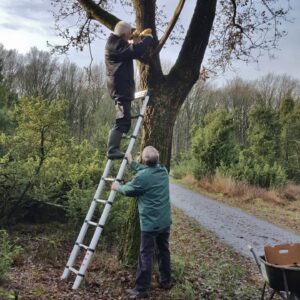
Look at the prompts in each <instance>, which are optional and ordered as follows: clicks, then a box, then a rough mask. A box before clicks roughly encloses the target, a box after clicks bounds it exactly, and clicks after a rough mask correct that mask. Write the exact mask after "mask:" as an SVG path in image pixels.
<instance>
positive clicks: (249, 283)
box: [0, 208, 262, 300]
mask: <svg viewBox="0 0 300 300" xmlns="http://www.w3.org/2000/svg"><path fill="white" fill-rule="evenodd" d="M173 221H174V223H173V226H172V234H171V239H170V241H171V251H172V268H173V278H174V286H173V288H172V289H171V290H170V291H161V290H160V289H159V288H158V285H157V280H156V278H157V270H156V269H157V267H156V268H155V272H154V275H153V284H152V289H151V296H150V299H158V300H160V299H161V300H163V299H164V300H165V299H166V300H167V299H174V300H176V299H178V300H179V299H187V300H189V299H239V300H247V299H259V291H258V287H260V286H261V284H262V282H261V281H260V277H259V276H258V273H257V270H256V267H255V265H254V263H253V262H249V261H248V260H246V259H244V258H242V257H240V256H239V255H238V254H236V253H235V252H234V251H233V250H231V249H230V248H228V247H226V246H225V245H224V244H222V243H221V242H220V241H218V240H217V239H216V238H215V237H214V236H213V235H212V234H211V233H209V232H208V231H206V230H205V229H203V228H202V227H200V226H199V225H198V224H196V223H195V221H193V220H190V219H189V218H187V217H186V216H185V215H184V214H183V213H182V212H181V211H179V210H177V209H175V208H173ZM13 238H18V244H21V245H22V247H23V251H22V254H21V255H19V256H18V257H17V259H16V260H15V262H14V264H13V266H12V267H11V268H10V270H9V279H7V280H6V281H5V282H2V284H1V285H2V287H1V288H0V299H64V300H65V299H72V300H76V299H89V300H92V299H128V297H127V296H126V294H125V292H124V291H125V289H126V288H129V287H132V286H133V283H134V275H135V270H130V269H124V268H123V267H122V265H121V264H120V263H119V262H118V260H117V258H116V257H117V255H116V251H115V250H114V249H104V247H103V246H102V247H101V248H102V249H100V247H99V248H98V251H97V252H96V254H95V257H94V260H93V262H92V264H91V267H90V269H89V272H88V274H87V276H86V279H85V282H84V283H83V285H82V286H81V288H80V289H78V290H76V291H72V290H71V285H72V282H73V281H72V279H74V278H73V277H72V278H71V279H70V280H68V281H67V282H65V281H61V280H60V276H61V274H62V271H63V267H64V264H65V262H66V260H67V257H68V255H69V253H70V249H71V246H72V245H71V243H70V241H71V240H72V239H73V238H74V233H69V234H68V230H67V229H66V227H65V226H61V225H57V226H55V227H54V226H51V227H50V226H47V227H41V226H25V227H24V226H23V227H22V228H19V230H18V232H17V234H14V235H13ZM99 246H101V244H100V245H99ZM100 250H101V251H100Z"/></svg>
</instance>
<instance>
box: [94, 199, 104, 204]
mask: <svg viewBox="0 0 300 300" xmlns="http://www.w3.org/2000/svg"><path fill="white" fill-rule="evenodd" d="M95 201H96V202H98V203H103V204H105V203H106V200H102V199H95Z"/></svg>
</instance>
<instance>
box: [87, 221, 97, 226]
mask: <svg viewBox="0 0 300 300" xmlns="http://www.w3.org/2000/svg"><path fill="white" fill-rule="evenodd" d="M86 222H87V223H88V224H90V225H93V226H95V227H97V226H98V223H96V222H93V221H86Z"/></svg>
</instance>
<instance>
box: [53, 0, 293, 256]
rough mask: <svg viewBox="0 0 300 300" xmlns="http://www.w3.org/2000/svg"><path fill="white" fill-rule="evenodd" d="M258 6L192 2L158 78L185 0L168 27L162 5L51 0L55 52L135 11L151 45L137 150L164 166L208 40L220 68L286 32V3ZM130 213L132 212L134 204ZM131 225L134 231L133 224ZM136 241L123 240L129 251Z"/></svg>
mask: <svg viewBox="0 0 300 300" xmlns="http://www.w3.org/2000/svg"><path fill="white" fill-rule="evenodd" d="M161 2H162V3H161ZM163 2H164V3H163ZM259 2H260V3H259V4H257V1H254V0H225V1H219V3H218V4H219V5H218V6H217V0H195V1H194V3H195V9H194V11H193V13H191V20H190V24H189V27H188V29H187V30H184V31H183V32H184V33H185V37H184V38H183V41H178V39H175V40H174V38H175V36H174V35H173V41H174V42H175V43H181V42H182V43H181V49H180V52H179V54H178V57H177V60H176V62H175V63H174V65H173V66H172V67H171V69H170V71H169V73H168V74H163V71H162V67H161V61H160V57H159V52H160V50H161V49H162V48H163V46H164V45H165V43H166V41H167V40H168V39H169V38H171V39H172V35H171V33H172V31H173V29H174V27H176V26H177V27H178V24H179V23H178V19H179V17H180V13H181V11H182V8H183V6H184V4H185V0H179V2H178V5H177V7H176V8H175V10H174V14H173V16H172V17H171V19H170V21H169V23H168V22H165V15H164V12H163V9H162V8H161V7H162V6H161V5H162V4H165V3H167V1H156V0H147V1H145V0H133V1H124V0H120V1H113V3H112V2H110V1H105V0H102V1H101V0H100V1H94V0H67V1H62V0H52V3H53V5H54V6H56V8H57V13H56V15H55V17H56V27H57V29H58V32H59V35H60V36H61V37H63V38H65V39H66V44H65V45H62V46H56V47H54V49H55V50H57V51H59V52H61V53H64V52H66V51H67V50H68V49H69V48H70V47H72V46H74V47H77V48H78V49H81V50H82V49H83V48H84V46H85V45H90V44H91V42H92V41H93V40H95V39H96V38H98V37H99V36H100V35H101V34H103V33H104V29H103V27H107V28H108V29H110V30H113V28H114V26H115V25H116V23H117V22H118V21H119V18H118V17H116V16H115V15H114V8H115V7H116V4H118V5H122V6H126V7H127V8H129V9H130V10H131V11H132V12H133V13H134V15H135V21H136V28H137V30H139V31H141V30H143V29H145V28H151V29H152V31H153V36H154V41H155V42H154V46H153V49H152V51H151V55H150V57H149V61H148V62H147V64H139V65H138V68H139V78H140V88H141V89H144V88H148V89H150V90H151V92H152V93H151V99H150V103H149V106H148V108H147V111H146V114H145V118H144V123H143V134H142V142H141V147H142V148H143V147H145V146H146V145H149V144H151V145H153V146H155V147H157V148H158V150H159V151H160V159H161V163H163V164H165V165H166V166H167V167H168V168H169V166H170V158H171V148H172V135H173V127H174V123H175V120H176V116H177V114H178V112H179V110H180V107H181V105H182V104H183V103H184V100H185V99H186V97H187V95H188V93H189V92H190V90H191V88H192V87H193V85H194V84H195V83H196V82H197V81H198V79H199V75H202V77H203V78H206V76H207V74H206V69H205V68H202V70H201V72H200V67H201V64H202V62H203V58H204V54H205V51H206V48H207V46H208V43H209V39H210V37H211V40H210V49H211V54H212V55H211V57H213V58H214V59H213V60H210V66H211V67H215V66H218V67H223V66H225V65H226V64H228V62H229V61H230V60H231V59H234V58H238V59H242V60H246V61H249V60H251V59H256V57H257V56H259V55H260V54H261V51H263V50H270V49H272V48H274V47H276V45H277V42H278V40H279V38H280V37H281V36H282V35H284V34H285V32H281V31H280V26H279V25H280V23H281V21H282V20H283V19H285V17H286V14H287V12H288V10H289V6H288V4H287V7H286V8H284V7H281V5H279V4H278V1H275V0H261V1H259ZM68 17H69V18H70V19H71V20H72V18H73V20H74V17H76V19H77V22H76V24H77V26H76V27H75V28H76V29H77V30H75V31H72V30H71V29H70V28H71V27H70V23H68V22H67V20H66V19H67V18H68ZM215 17H216V18H215ZM215 19H216V21H215V26H213V24H214V20H215ZM66 24H67V26H66ZM164 24H167V25H164ZM161 27H165V29H164V30H163V31H164V33H163V35H162V36H161V37H160V38H159V37H158V34H157V32H158V29H161ZM179 28H180V27H179ZM133 209H134V210H135V209H136V207H135V205H134V206H133ZM132 215H136V214H132ZM129 223H130V222H129ZM131 224H132V225H133V226H134V227H135V224H136V223H135V222H131ZM128 229H129V232H130V231H131V230H132V228H131V226H130V224H128ZM135 239H136V238H135V237H132V239H128V241H127V242H128V246H129V247H131V243H132V242H133V241H134V240H135ZM125 247H126V246H125ZM136 250H137V249H136ZM130 252H131V253H133V252H134V251H130ZM124 253H128V251H124ZM125 260H126V259H125Z"/></svg>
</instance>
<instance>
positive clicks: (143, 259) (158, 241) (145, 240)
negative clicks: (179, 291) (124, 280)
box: [135, 227, 171, 291]
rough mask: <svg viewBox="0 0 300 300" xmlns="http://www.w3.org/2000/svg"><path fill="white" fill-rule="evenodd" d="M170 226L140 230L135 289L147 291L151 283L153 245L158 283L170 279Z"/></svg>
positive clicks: (166, 282)
mask: <svg viewBox="0 0 300 300" xmlns="http://www.w3.org/2000/svg"><path fill="white" fill-rule="evenodd" d="M169 236H170V227H168V228H166V229H164V230H162V231H152V232H146V231H142V232H141V245H140V254H139V259H138V269H137V275H136V281H135V289H136V290H138V291H148V290H149V289H150V285H151V277H152V265H153V256H154V251H155V245H156V246H157V249H158V263H159V272H160V283H162V284H168V283H170V281H171V260H170V250H169Z"/></svg>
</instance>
